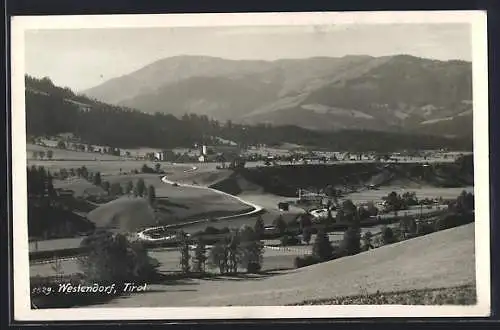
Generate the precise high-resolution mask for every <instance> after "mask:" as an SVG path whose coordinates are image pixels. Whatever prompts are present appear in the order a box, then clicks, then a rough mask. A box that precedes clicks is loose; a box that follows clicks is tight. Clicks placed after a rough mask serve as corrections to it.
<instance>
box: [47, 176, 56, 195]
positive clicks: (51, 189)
mask: <svg viewBox="0 0 500 330" xmlns="http://www.w3.org/2000/svg"><path fill="white" fill-rule="evenodd" d="M47 194H48V195H49V198H50V199H51V200H52V201H53V200H55V198H56V197H57V194H56V190H55V189H54V184H53V178H52V174H50V172H47Z"/></svg>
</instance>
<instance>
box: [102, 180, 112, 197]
mask: <svg viewBox="0 0 500 330" xmlns="http://www.w3.org/2000/svg"><path fill="white" fill-rule="evenodd" d="M110 187H111V186H110V184H109V182H108V181H104V182H103V183H102V189H104V191H106V192H107V193H108V194H109V193H110Z"/></svg>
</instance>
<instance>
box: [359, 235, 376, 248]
mask: <svg viewBox="0 0 500 330" xmlns="http://www.w3.org/2000/svg"><path fill="white" fill-rule="evenodd" d="M372 239H373V235H372V233H371V232H369V231H367V232H366V233H365V234H364V235H363V246H362V247H361V250H362V251H368V250H370V249H373V244H372Z"/></svg>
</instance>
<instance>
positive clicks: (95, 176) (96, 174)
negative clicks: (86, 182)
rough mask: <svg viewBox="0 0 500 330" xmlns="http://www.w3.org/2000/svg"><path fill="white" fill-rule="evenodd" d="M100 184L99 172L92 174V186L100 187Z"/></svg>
mask: <svg viewBox="0 0 500 330" xmlns="http://www.w3.org/2000/svg"><path fill="white" fill-rule="evenodd" d="M101 184H102V180H101V172H95V174H94V185H96V186H100V185H101Z"/></svg>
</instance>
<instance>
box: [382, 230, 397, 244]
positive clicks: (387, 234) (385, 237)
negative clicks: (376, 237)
mask: <svg viewBox="0 0 500 330" xmlns="http://www.w3.org/2000/svg"><path fill="white" fill-rule="evenodd" d="M381 240H382V243H383V244H384V245H387V244H392V243H394V242H396V237H395V236H394V232H393V230H392V229H391V228H390V227H383V228H382V231H381Z"/></svg>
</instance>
